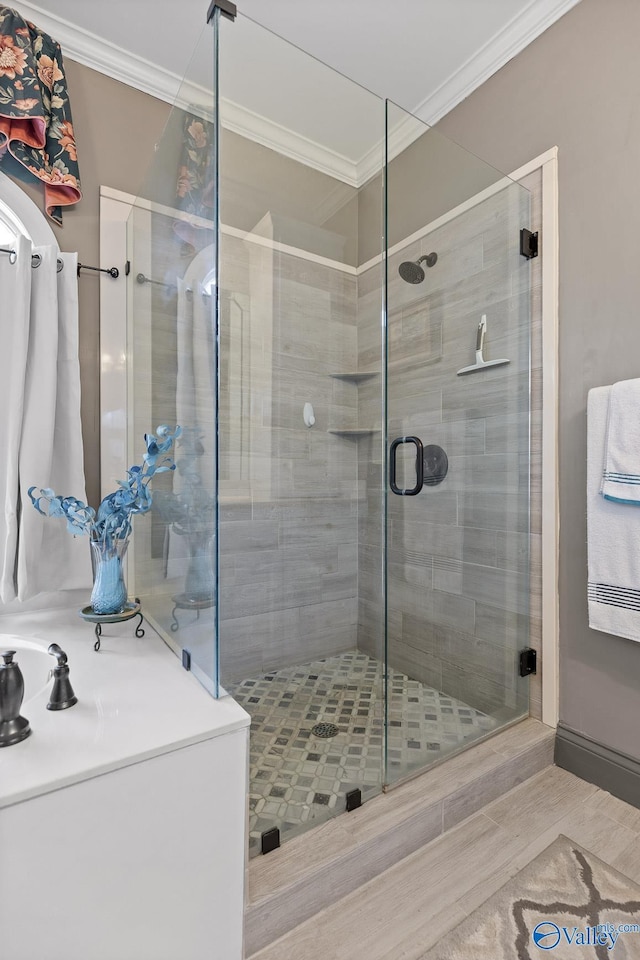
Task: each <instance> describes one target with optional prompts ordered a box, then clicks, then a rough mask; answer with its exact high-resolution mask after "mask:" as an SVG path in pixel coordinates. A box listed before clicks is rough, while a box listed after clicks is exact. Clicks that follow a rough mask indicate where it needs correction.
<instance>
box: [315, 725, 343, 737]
mask: <svg viewBox="0 0 640 960" xmlns="http://www.w3.org/2000/svg"><path fill="white" fill-rule="evenodd" d="M311 733H312V734H313V735H314V737H321V738H322V739H323V740H328V739H329V738H330V737H335V736H336V734H338V733H340V730H339V728H338V727H336V725H335V723H316V725H315V727H311Z"/></svg>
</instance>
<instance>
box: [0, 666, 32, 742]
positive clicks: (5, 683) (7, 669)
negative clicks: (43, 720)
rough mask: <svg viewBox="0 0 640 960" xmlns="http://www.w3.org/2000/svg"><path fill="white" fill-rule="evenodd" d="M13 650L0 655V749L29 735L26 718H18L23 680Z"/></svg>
mask: <svg viewBox="0 0 640 960" xmlns="http://www.w3.org/2000/svg"><path fill="white" fill-rule="evenodd" d="M15 655H16V651H15V650H3V651H2V652H1V653H0V656H1V657H2V663H1V664H0V747H10V746H11V745H12V744H14V743H20V741H21V740H24V739H25V737H28V736H29V734H30V733H31V727H30V726H29V721H28V720H27V718H26V717H21V716H20V707H21V706H22V698H23V697H24V678H23V676H22V671H21V669H20V667H19V666H18V664H17V663H16V662H15V661H14V659H13V658H14V657H15Z"/></svg>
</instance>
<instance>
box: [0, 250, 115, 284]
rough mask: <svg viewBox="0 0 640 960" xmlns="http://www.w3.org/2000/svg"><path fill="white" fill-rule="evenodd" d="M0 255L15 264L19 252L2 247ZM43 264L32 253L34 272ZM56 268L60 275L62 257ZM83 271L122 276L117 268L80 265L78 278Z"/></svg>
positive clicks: (62, 265) (57, 259)
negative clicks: (6, 256)
mask: <svg viewBox="0 0 640 960" xmlns="http://www.w3.org/2000/svg"><path fill="white" fill-rule="evenodd" d="M0 253H8V254H9V263H15V262H16V260H17V259H18V254H17V252H16V251H15V250H12V249H10V248H8V247H0ZM41 263H42V257H41V256H40V254H39V253H32V254H31V266H32V267H33V268H34V270H35V269H36V268H37V267H39V266H40V264H41ZM56 267H57V271H58V273H60V271H61V270H62V269H63V268H64V262H63V261H62V260H61V259H60V257H57V258H56ZM81 270H95V271H96V272H97V273H108V274H109V276H110V277H113V279H114V280H117V279H118V277H119V276H120V271H119V270H118V268H117V267H90V266H88V265H87V264H86V263H79V264H78V276H80V271H81Z"/></svg>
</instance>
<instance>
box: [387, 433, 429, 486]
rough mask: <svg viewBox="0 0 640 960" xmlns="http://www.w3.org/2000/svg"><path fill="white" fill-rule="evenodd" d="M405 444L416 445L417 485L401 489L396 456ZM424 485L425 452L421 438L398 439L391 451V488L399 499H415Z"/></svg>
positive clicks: (392, 445)
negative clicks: (397, 475) (397, 480)
mask: <svg viewBox="0 0 640 960" xmlns="http://www.w3.org/2000/svg"><path fill="white" fill-rule="evenodd" d="M403 443H414V444H415V446H416V485H415V487H408V488H407V489H406V490H403V489H401V488H400V487H399V486H398V485H397V483H396V456H397V452H398V447H399V446H400V445H401V444H403ZM423 484H424V450H423V448H422V440H420V438H419V437H397V438H396V439H395V440H394V441H393V443H392V444H391V448H390V450H389V486H390V487H391V490H392V492H393V493H395V494H396V496H398V497H415V496H416V494H418V493H420V491H421V490H422V486H423Z"/></svg>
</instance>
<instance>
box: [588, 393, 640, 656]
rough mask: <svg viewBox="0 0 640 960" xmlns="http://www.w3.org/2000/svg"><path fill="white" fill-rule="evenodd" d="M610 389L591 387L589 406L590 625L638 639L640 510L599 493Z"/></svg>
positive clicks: (639, 638) (639, 620) (639, 608)
mask: <svg viewBox="0 0 640 960" xmlns="http://www.w3.org/2000/svg"><path fill="white" fill-rule="evenodd" d="M611 389H612V388H611V387H597V388H595V389H594V390H590V391H589V400H588V405H587V534H588V557H589V560H588V581H589V582H588V595H589V626H590V627H591V628H592V629H593V630H602V631H603V632H604V633H613V634H616V635H617V636H619V637H627V638H628V639H629V640H638V641H640V510H635V509H630V508H629V506H627V505H625V504H623V503H615V502H613V501H610V500H605V498H604V497H603V496H602V493H601V485H602V473H603V466H604V458H605V452H604V451H605V436H606V430H607V414H608V407H609V399H610V395H611Z"/></svg>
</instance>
